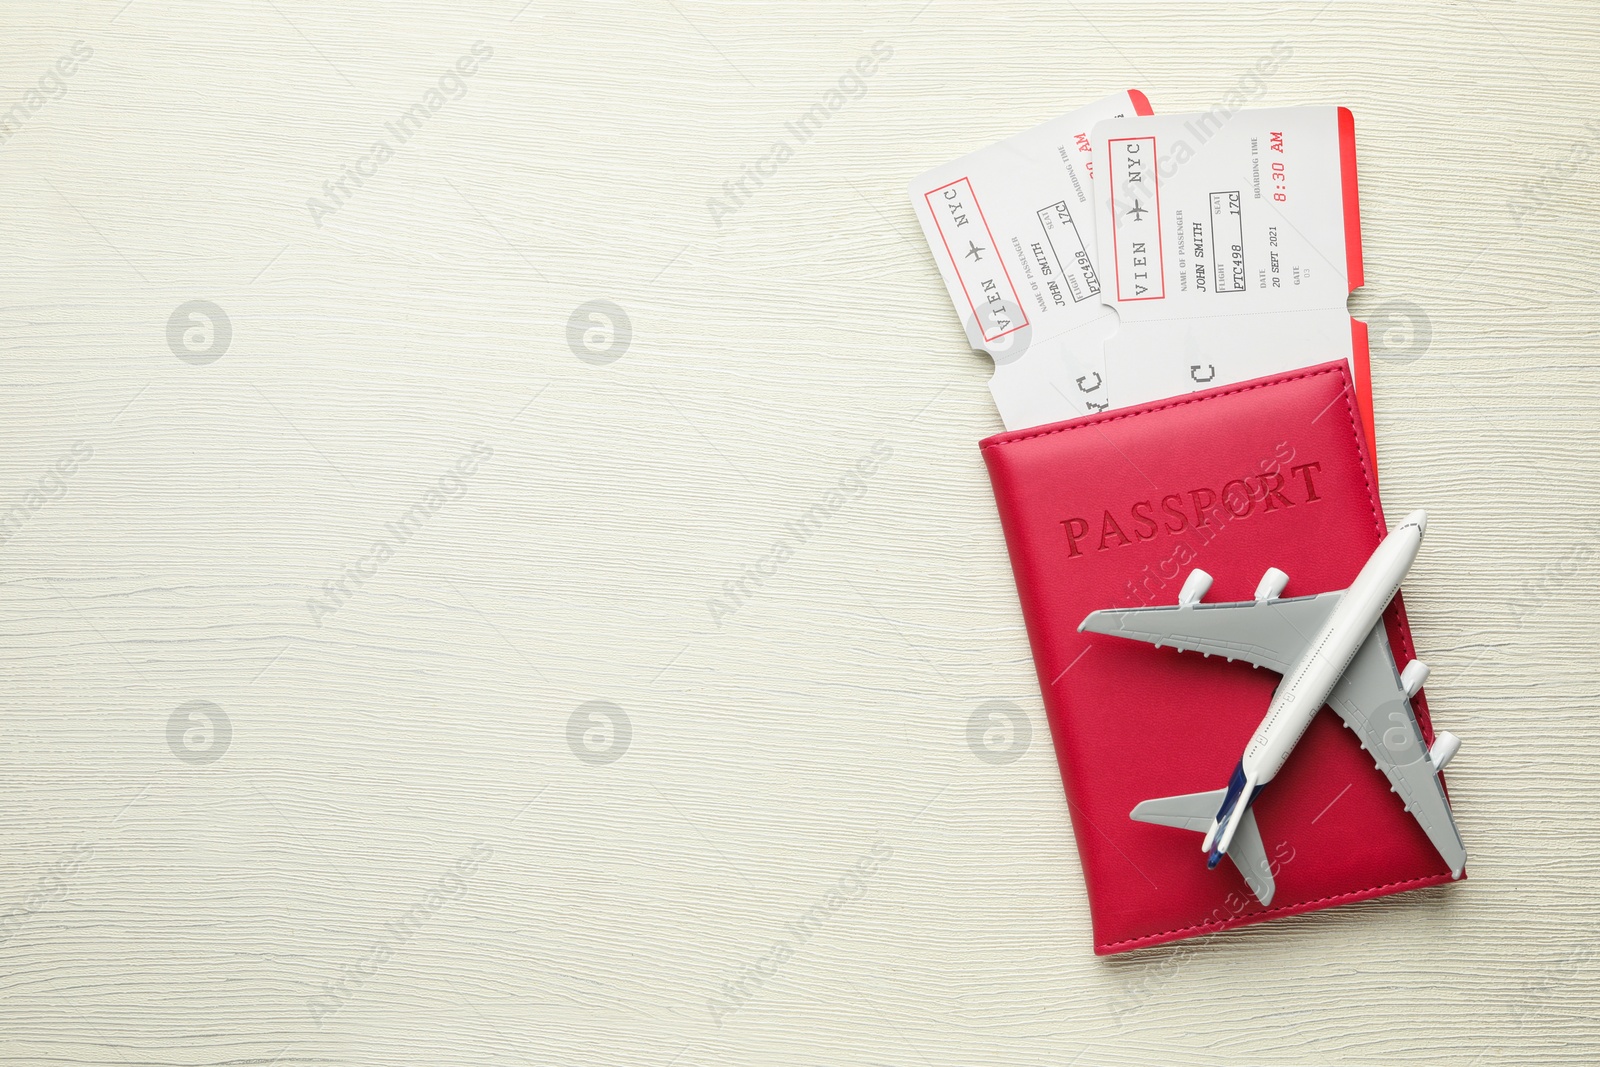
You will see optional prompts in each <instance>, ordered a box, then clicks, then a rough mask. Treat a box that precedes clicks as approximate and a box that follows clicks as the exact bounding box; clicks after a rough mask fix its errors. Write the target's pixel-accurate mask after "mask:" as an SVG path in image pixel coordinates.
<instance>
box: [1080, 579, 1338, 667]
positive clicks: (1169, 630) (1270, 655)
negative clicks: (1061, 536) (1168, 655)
mask: <svg viewBox="0 0 1600 1067" xmlns="http://www.w3.org/2000/svg"><path fill="white" fill-rule="evenodd" d="M1342 596H1344V591H1343V590H1340V591H1338V592H1335V593H1319V594H1317V595H1316V596H1298V597H1289V598H1287V599H1277V598H1274V599H1271V600H1240V601H1237V602H1235V603H1231V604H1174V605H1171V606H1166V607H1155V608H1126V609H1122V610H1116V609H1109V610H1106V611H1096V612H1094V613H1092V614H1091V615H1089V617H1088V618H1086V619H1084V620H1083V623H1082V625H1080V626H1079V627H1078V629H1080V630H1088V631H1090V632H1091V633H1097V634H1110V635H1112V636H1113V637H1126V638H1130V639H1132V640H1135V641H1148V642H1150V643H1151V644H1153V645H1155V646H1156V647H1157V648H1160V647H1162V646H1163V645H1170V646H1172V647H1173V648H1176V649H1178V650H1179V651H1180V652H1202V653H1204V654H1206V655H1208V656H1225V657H1227V658H1228V659H1230V660H1233V659H1242V660H1245V661H1246V662H1249V663H1254V664H1255V665H1256V666H1257V667H1266V668H1268V669H1270V670H1274V671H1277V672H1278V673H1279V674H1282V673H1284V671H1286V670H1288V669H1289V665H1290V664H1291V663H1293V662H1294V661H1295V660H1297V659H1299V658H1300V653H1301V652H1303V651H1305V647H1306V645H1308V644H1310V643H1311V638H1312V637H1313V636H1314V635H1315V634H1316V632H1317V631H1318V630H1319V629H1321V627H1322V624H1323V623H1324V622H1327V621H1328V616H1329V615H1330V614H1332V612H1333V608H1334V605H1336V604H1338V603H1339V598H1340V597H1342Z"/></svg>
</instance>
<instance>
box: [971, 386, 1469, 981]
mask: <svg viewBox="0 0 1600 1067" xmlns="http://www.w3.org/2000/svg"><path fill="white" fill-rule="evenodd" d="M1359 410H1360V409H1359V407H1358V406H1357V402H1356V398H1355V394H1354V391H1353V390H1352V389H1351V384H1350V377H1349V370H1348V368H1347V366H1346V364H1345V362H1344V361H1339V362H1335V363H1328V364H1324V365H1322V366H1318V367H1311V368H1307V369H1305V370H1298V371H1292V372H1288V373H1284V374H1278V375H1273V376H1271V377H1268V378H1260V379H1257V380H1255V381H1252V382H1245V383H1242V384H1238V385H1231V386H1226V387H1223V388H1220V389H1215V390H1211V391H1209V392H1204V393H1193V394H1190V395H1188V396H1182V397H1176V398H1173V399H1170V400H1163V401H1157V402H1154V403H1150V404H1145V405H1141V406H1139V407H1134V408H1126V409H1122V410H1117V411H1111V412H1106V413H1104V414H1098V415H1091V416H1088V417H1085V418H1081V419H1074V420H1072V421H1070V422H1064V423H1057V424H1054V425H1051V426H1045V427H1036V428H1033V429H1028V430H1018V431H1014V432H1011V433H1004V434H999V435H997V436H995V437H991V438H989V439H987V440H985V441H984V442H983V443H982V446H981V447H982V449H983V456H984V460H985V461H986V463H987V464H988V467H989V477H990V480H991V481H992V482H993V485H994V493H995V500H996V501H997V503H998V504H999V508H1000V521H1001V525H1002V527H1003V529H1004V531H1005V538H1006V544H1007V546H1008V548H1009V549H1010V553H1011V564H1012V569H1013V571H1014V573H1015V575H1016V580H1017V592H1018V594H1019V595H1020V596H1021V600H1022V613H1023V617H1024V620H1025V621H1026V623H1027V629H1028V639H1029V642H1030V644H1031V645H1032V648H1033V660H1034V665H1035V667H1036V668H1037V670H1038V673H1039V684H1040V687H1041V688H1042V689H1043V691H1044V703H1045V709H1046V712H1047V713H1048V715H1049V719H1050V732H1051V736H1052V738H1053V739H1054V742H1055V749H1056V756H1057V759H1058V760H1059V762H1060V764H1061V776H1062V779H1063V781H1064V782H1065V784H1066V791H1067V801H1068V805H1069V808H1070V810H1071V814H1072V828H1073V834H1074V836H1075V838H1076V840H1077V845H1078V854H1079V857H1080V859H1081V861H1082V864H1083V874H1084V880H1085V881H1086V882H1087V885H1088V895H1089V910H1090V914H1091V918H1092V921H1093V926H1094V944H1095V952H1096V953H1099V954H1101V955H1106V954H1111V953H1117V952H1125V951H1128V950H1130V949H1135V948H1142V947H1145V946H1147V945H1155V944H1160V943H1162V942H1165V941H1175V940H1179V939H1181V938H1186V937H1194V936H1196V935H1199V934H1204V933H1210V932H1212V931H1216V930H1222V929H1226V928H1228V927H1233V926H1243V925H1246V924H1249V923H1256V922H1261V921H1263V920H1266V919H1273V918H1277V917H1278V916H1282V915H1294V914H1298V913H1300V912H1304V911H1313V910H1315V909H1318V908H1326V907H1332V906H1333V905H1336V904H1344V903H1347V902H1350V901H1355V900H1365V899H1367V898H1369V897H1377V896H1383V895H1386V894H1389V893H1398V892H1401V891H1402V890H1407V889H1416V888H1419V887H1421V886H1428V885H1435V884H1437V883H1440V882H1448V881H1450V872H1449V869H1448V867H1446V865H1445V863H1444V861H1443V860H1442V859H1441V858H1440V857H1439V854H1438V853H1437V852H1436V851H1435V850H1434V848H1433V846H1432V845H1431V844H1430V843H1429V841H1428V838H1427V835H1426V834H1425V833H1424V832H1423V831H1422V828H1421V827H1420V826H1418V825H1417V823H1416V821H1415V820H1414V819H1413V818H1412V817H1411V816H1410V815H1409V814H1407V812H1406V811H1405V808H1404V806H1403V804H1402V803H1401V801H1400V799H1399V798H1398V797H1397V796H1395V795H1394V794H1393V793H1391V792H1390V790H1389V781H1388V779H1387V778H1386V777H1385V776H1384V775H1383V774H1382V773H1381V772H1380V771H1379V770H1378V769H1377V768H1375V767H1374V766H1373V761H1372V759H1371V758H1370V757H1368V756H1367V754H1366V753H1365V752H1364V751H1362V749H1361V747H1360V744H1359V742H1358V741H1357V740H1356V736H1355V734H1353V733H1351V732H1350V731H1349V730H1346V729H1345V728H1344V726H1343V724H1342V722H1341V721H1340V720H1339V718H1338V716H1337V715H1335V714H1334V712H1333V711H1332V710H1330V709H1327V708H1324V709H1323V710H1322V712H1321V714H1319V715H1318V716H1317V717H1316V719H1315V720H1313V722H1312V724H1311V727H1310V729H1309V730H1308V731H1307V732H1306V734H1305V736H1304V738H1303V739H1302V740H1301V741H1300V743H1299V745H1298V746H1297V747H1296V748H1295V751H1294V753H1293V755H1291V756H1290V758H1289V762H1288V763H1287V764H1286V765H1285V767H1284V769H1283V771H1282V772H1281V773H1280V774H1279V775H1278V777H1277V778H1275V779H1274V780H1273V781H1272V783H1271V784H1270V785H1268V786H1267V787H1266V788H1265V789H1264V790H1263V791H1262V794H1261V797H1260V799H1259V800H1257V801H1256V803H1255V806H1254V808H1253V810H1254V812H1255V815H1256V820H1257V823H1258V825H1259V826H1260V828H1261V836H1262V841H1263V842H1264V844H1265V845H1266V849H1267V854H1268V856H1269V857H1270V858H1271V859H1272V860H1273V861H1274V866H1275V868H1276V877H1277V893H1276V895H1275V896H1274V899H1273V902H1272V905H1271V906H1270V907H1265V908H1263V907H1262V906H1261V905H1260V904H1259V903H1257V901H1256V899H1255V897H1254V896H1252V895H1251V893H1250V891H1249V889H1248V888H1247V887H1246V885H1245V882H1244V879H1243V878H1242V877H1241V876H1240V875H1239V873H1238V871H1236V870H1235V869H1234V868H1233V865H1232V864H1230V863H1223V864H1221V865H1219V866H1218V867H1217V868H1216V869H1215V870H1207V869H1206V865H1205V857H1204V855H1203V854H1202V852H1201V851H1200V836H1199V835H1197V834H1192V833H1189V832H1187V831H1184V830H1179V829H1174V828H1171V827H1166V826H1153V825H1149V824H1146V823H1138V822H1134V821H1133V820H1131V819H1130V818H1129V817H1128V815H1129V812H1130V811H1132V810H1133V807H1134V805H1135V804H1137V803H1139V802H1140V801H1142V800H1148V799H1150V798H1152V797H1165V796H1172V795H1174V794H1179V793H1195V792H1201V791H1203V790H1210V789H1220V788H1222V787H1223V786H1225V785H1226V784H1227V781H1228V776H1229V773H1230V772H1231V771H1232V769H1233V767H1234V764H1235V763H1237V762H1238V760H1239V757H1240V754H1241V753H1242V752H1243V750H1244V746H1245V742H1246V741H1247V740H1248V739H1249V737H1250V735H1251V733H1252V732H1253V731H1254V730H1255V728H1256V727H1257V725H1259V723H1260V721H1261V718H1262V716H1263V715H1264V714H1265V713H1266V709H1267V704H1268V701H1269V700H1270V698H1271V696H1272V692H1273V690H1274V688H1276V686H1277V684H1278V681H1279V678H1278V675H1276V674H1273V673H1272V672H1270V671H1266V670H1256V669H1254V668H1253V667H1252V666H1251V665H1250V664H1248V663H1244V662H1232V663H1230V662H1228V661H1226V660H1223V659H1220V658H1216V657H1212V658H1209V659H1208V658H1205V657H1203V656H1200V655H1198V654H1196V653H1192V652H1188V653H1180V652H1177V651H1175V650H1173V649H1170V648H1160V649H1158V648H1153V647H1151V646H1150V645H1147V644H1144V643H1143V642H1136V641H1129V640H1124V639H1120V638H1116V637H1109V636H1104V635H1100V634H1089V633H1079V632H1078V624H1079V623H1080V622H1082V621H1083V618H1084V616H1086V615H1088V614H1089V613H1090V612H1091V611H1095V610H1097V609H1099V608H1114V607H1137V606H1140V605H1144V604H1171V603H1175V602H1176V601H1177V596H1178V590H1179V588H1180V587H1181V586H1182V584H1183V581H1184V579H1185V578H1186V577H1187V576H1188V573H1189V571H1190V570H1192V569H1194V568H1195V567H1200V568H1202V569H1204V570H1206V571H1208V572H1210V573H1211V575H1212V576H1213V577H1214V578H1215V584H1214V585H1213V586H1212V588H1211V592H1210V593H1209V594H1208V595H1207V598H1206V599H1207V600H1209V601H1229V600H1248V599H1251V598H1252V597H1253V595H1254V591H1255V587H1256V583H1257V582H1258V581H1259V580H1260V578H1261V576H1262V573H1263V572H1264V571H1265V570H1266V569H1267V568H1268V567H1278V568H1280V569H1282V570H1284V571H1286V572H1287V573H1288V575H1289V585H1288V587H1287V588H1286V589H1285V590H1284V592H1283V595H1284V596H1303V595H1307V594H1311V593H1323V592H1327V591H1330V590H1336V589H1343V588H1345V587H1346V586H1348V585H1349V584H1350V582H1351V581H1352V580H1353V579H1354V578H1355V576H1356V573H1357V572H1358V571H1359V570H1360V569H1361V566H1362V564H1363V563H1365V562H1366V560H1367V557H1368V556H1369V555H1370V554H1371V553H1372V550H1373V549H1374V548H1376V547H1377V545H1378V542H1379V541H1380V540H1382V539H1383V536H1384V534H1385V532H1386V527H1385V526H1384V521H1383V512H1382V510H1381V508H1380V506H1379V503H1378V495H1377V489H1376V484H1375V482H1374V480H1373V473H1372V465H1371V461H1370V458H1369V456H1368V453H1367V447H1366V440H1365V437H1364V434H1363V432H1362V429H1361V417H1360V414H1359ZM1384 622H1385V625H1387V627H1388V634H1389V642H1390V646H1391V647H1392V648H1393V649H1394V653H1395V659H1396V661H1397V662H1396V666H1398V667H1400V668H1404V667H1405V665H1406V664H1407V663H1409V662H1410V661H1411V660H1412V659H1414V658H1415V652H1414V651H1413V649H1412V644H1411V633H1410V630H1409V628H1408V627H1407V625H1406V618H1405V609H1404V607H1403V605H1402V604H1401V602H1400V598H1399V597H1396V598H1395V601H1394V603H1393V604H1391V605H1390V607H1389V610H1388V612H1387V613H1386V614H1385V616H1384ZM1412 704H1413V707H1414V708H1415V710H1416V715H1417V720H1418V722H1419V723H1420V724H1421V726H1422V731H1423V735H1424V737H1425V738H1426V739H1427V741H1428V742H1429V743H1430V744H1431V743H1432V741H1433V729H1432V725H1431V723H1430V722H1429V717H1428V708H1427V704H1426V701H1425V700H1424V698H1423V697H1422V695H1421V694H1418V696H1417V697H1416V698H1415V699H1414V700H1413V701H1412Z"/></svg>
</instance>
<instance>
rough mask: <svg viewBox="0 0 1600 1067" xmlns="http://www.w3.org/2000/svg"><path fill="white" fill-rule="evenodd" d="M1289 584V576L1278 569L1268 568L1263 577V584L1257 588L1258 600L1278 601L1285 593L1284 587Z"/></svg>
mask: <svg viewBox="0 0 1600 1067" xmlns="http://www.w3.org/2000/svg"><path fill="white" fill-rule="evenodd" d="M1288 584H1289V576H1288V575H1287V574H1285V573H1283V572H1282V571H1280V570H1279V569H1278V568H1276V567H1268V568H1267V573H1265V574H1263V575H1262V576H1261V584H1260V585H1258V586H1256V599H1257V600H1277V599H1278V595H1279V594H1280V593H1282V592H1283V587H1284V586H1286V585H1288Z"/></svg>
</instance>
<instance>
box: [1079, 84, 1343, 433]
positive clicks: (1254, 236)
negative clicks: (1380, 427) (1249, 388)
mask: <svg viewBox="0 0 1600 1067" xmlns="http://www.w3.org/2000/svg"><path fill="white" fill-rule="evenodd" d="M1092 140H1093V144H1094V152H1095V155H1094V158H1095V167H1096V183H1097V184H1096V190H1095V194H1096V195H1095V200H1096V222H1097V234H1098V248H1099V259H1100V263H1101V267H1102V274H1103V275H1104V276H1105V284H1104V285H1103V286H1102V288H1101V299H1102V300H1103V301H1104V302H1105V303H1106V305H1107V306H1108V307H1110V308H1113V309H1114V310H1115V311H1116V313H1117V316H1118V319H1119V325H1118V328H1117V330H1116V332H1115V333H1114V334H1112V335H1111V336H1110V337H1109V338H1108V339H1107V341H1106V342H1105V345H1104V359H1105V373H1106V374H1107V376H1108V378H1109V379H1110V380H1111V381H1112V382H1114V383H1115V387H1116V403H1117V404H1118V405H1119V406H1121V405H1125V404H1136V403H1142V402H1144V401H1148V400H1156V399H1160V398H1163V397H1169V396H1176V395H1179V394H1182V393H1186V392H1192V391H1194V390H1197V389H1207V388H1211V387H1214V386H1218V385H1226V384H1229V383H1232V382H1238V381H1245V380H1248V379H1251V378H1258V377H1261V376H1263V375H1267V374H1273V373H1277V372H1279V371H1284V370H1291V369H1294V368H1296V367H1305V366H1311V365H1313V364H1316V363H1323V362H1326V361H1327V360H1329V359H1334V358H1338V357H1340V356H1343V357H1344V358H1346V359H1348V360H1350V362H1351V366H1352V372H1353V373H1352V376H1353V378H1354V379H1355V381H1356V383H1357V391H1358V393H1359V394H1360V400H1361V405H1362V408H1363V411H1364V418H1365V421H1366V422H1367V426H1368V433H1369V440H1370V433H1371V398H1370V392H1371V390H1370V379H1371V376H1370V370H1369V368H1368V365H1367V349H1366V330H1365V327H1364V326H1363V325H1362V324H1360V323H1354V322H1352V320H1351V319H1350V316H1349V313H1348V312H1347V311H1346V308H1345V303H1346V300H1347V298H1348V296H1349V293H1350V290H1352V289H1354V288H1355V287H1356V286H1359V285H1360V284H1361V281H1362V276H1361V221H1360V210H1359V207H1358V203H1359V200H1358V195H1357V183H1356V164H1355V124H1354V120H1353V119H1352V118H1351V116H1350V112H1348V111H1346V110H1345V109H1344V108H1336V107H1298V108H1264V109H1256V110H1251V109H1242V110H1237V111H1232V112H1229V111H1226V110H1225V109H1221V108H1218V109H1215V110H1213V111H1211V112H1203V113H1197V114H1191V115H1160V116H1152V117H1146V118H1129V119H1113V120H1108V121H1105V122H1102V123H1100V124H1099V125H1098V126H1096V127H1095V130H1094V133H1093V135H1092Z"/></svg>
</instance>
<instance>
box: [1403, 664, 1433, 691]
mask: <svg viewBox="0 0 1600 1067" xmlns="http://www.w3.org/2000/svg"><path fill="white" fill-rule="evenodd" d="M1427 680H1428V665H1427V664H1426V663H1424V662H1422V661H1421V660H1420V659H1414V660H1412V661H1411V662H1410V663H1407V664H1406V669H1405V670H1403V671H1401V672H1400V684H1401V685H1403V686H1405V687H1406V697H1407V698H1410V697H1414V696H1416V695H1417V690H1418V689H1421V688H1422V683H1423V682H1426V681H1427Z"/></svg>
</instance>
